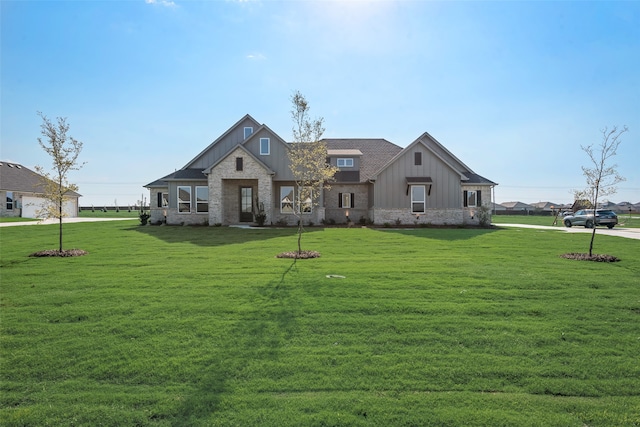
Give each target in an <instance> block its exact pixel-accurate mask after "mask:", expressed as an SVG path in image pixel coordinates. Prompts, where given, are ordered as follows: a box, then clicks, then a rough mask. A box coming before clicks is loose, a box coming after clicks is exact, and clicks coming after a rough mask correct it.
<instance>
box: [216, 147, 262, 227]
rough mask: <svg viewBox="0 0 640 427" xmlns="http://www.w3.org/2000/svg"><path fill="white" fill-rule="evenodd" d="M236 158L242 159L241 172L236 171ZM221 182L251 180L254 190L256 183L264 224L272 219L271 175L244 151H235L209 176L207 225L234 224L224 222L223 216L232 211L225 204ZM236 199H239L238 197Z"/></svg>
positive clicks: (230, 207)
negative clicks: (265, 215)
mask: <svg viewBox="0 0 640 427" xmlns="http://www.w3.org/2000/svg"><path fill="white" fill-rule="evenodd" d="M236 157H242V158H243V168H242V169H243V170H242V171H237V170H236ZM223 180H240V181H245V180H252V182H251V186H253V187H254V188H255V186H256V184H255V183H256V182H257V188H258V194H257V195H258V200H259V202H262V203H264V207H265V212H266V214H267V219H266V224H269V222H270V221H271V220H272V218H273V213H272V211H271V200H272V199H273V198H272V185H271V175H270V174H269V173H268V172H267V171H266V170H265V169H264V167H263V166H262V165H260V164H259V163H258V162H256V161H254V160H253V159H252V158H251V157H250V156H249V155H248V154H247V153H246V152H245V151H243V150H241V149H237V150H236V151H235V152H234V153H232V154H231V155H229V156H227V157H226V158H225V159H224V160H223V161H222V162H220V164H218V165H217V166H216V167H215V168H214V169H213V170H212V171H211V173H210V174H209V177H208V183H209V184H208V185H209V215H208V217H209V225H215V224H229V223H235V221H230V222H225V216H224V215H225V213H228V212H231V210H230V209H233V206H228V205H227V203H226V202H225V198H224V191H223V189H224V186H223ZM236 197H239V195H237V196H236ZM254 197H255V195H254ZM236 205H237V202H236ZM236 212H237V209H236Z"/></svg>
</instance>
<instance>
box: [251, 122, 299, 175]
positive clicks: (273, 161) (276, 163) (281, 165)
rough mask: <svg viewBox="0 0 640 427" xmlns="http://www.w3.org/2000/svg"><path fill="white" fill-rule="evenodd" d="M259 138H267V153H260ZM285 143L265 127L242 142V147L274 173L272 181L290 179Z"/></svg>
mask: <svg viewBox="0 0 640 427" xmlns="http://www.w3.org/2000/svg"><path fill="white" fill-rule="evenodd" d="M260 138H269V141H270V142H269V144H270V146H271V147H270V152H269V154H268V155H263V154H260ZM285 144H286V143H284V142H283V141H282V140H281V139H280V138H279V137H278V136H277V135H275V134H273V133H272V132H269V131H268V130H267V129H261V130H260V131H259V132H257V133H256V135H254V136H253V137H252V138H251V139H250V140H249V141H247V142H246V143H245V144H244V148H246V149H247V151H249V152H250V153H251V154H253V155H254V156H255V157H256V159H259V160H260V161H261V162H262V163H264V164H265V165H266V166H267V167H269V169H271V170H272V171H274V172H275V173H276V174H275V175H274V176H273V180H274V181H291V180H293V175H292V173H291V168H290V167H289V155H288V151H289V149H288V148H287V146H286V145H285Z"/></svg>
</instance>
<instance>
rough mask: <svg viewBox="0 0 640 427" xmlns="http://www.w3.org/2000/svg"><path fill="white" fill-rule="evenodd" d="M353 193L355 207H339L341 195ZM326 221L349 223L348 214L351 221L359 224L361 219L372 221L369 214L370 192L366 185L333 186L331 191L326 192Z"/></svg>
mask: <svg viewBox="0 0 640 427" xmlns="http://www.w3.org/2000/svg"><path fill="white" fill-rule="evenodd" d="M340 193H353V199H354V203H353V205H354V207H353V208H350V207H346V208H341V207H339V206H340V204H339V198H338V196H339V194H340ZM325 197H326V199H325V205H324V206H325V219H326V220H327V221H330V220H332V219H333V220H334V221H335V222H336V223H337V224H344V223H346V222H347V212H349V219H350V220H351V221H352V222H354V223H358V222H359V221H360V218H362V217H363V218H365V219H370V216H369V215H370V214H369V190H368V187H367V186H366V185H343V184H333V185H332V186H331V190H329V191H326V192H325Z"/></svg>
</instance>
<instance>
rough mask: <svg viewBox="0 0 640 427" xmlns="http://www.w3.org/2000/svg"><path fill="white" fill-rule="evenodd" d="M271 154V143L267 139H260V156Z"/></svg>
mask: <svg viewBox="0 0 640 427" xmlns="http://www.w3.org/2000/svg"><path fill="white" fill-rule="evenodd" d="M270 152H271V141H270V140H269V138H260V154H261V155H262V156H268V155H269V154H270Z"/></svg>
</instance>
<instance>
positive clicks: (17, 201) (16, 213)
mask: <svg viewBox="0 0 640 427" xmlns="http://www.w3.org/2000/svg"><path fill="white" fill-rule="evenodd" d="M44 179H45V178H44V177H43V176H42V175H40V174H38V173H36V172H34V171H32V170H30V169H29V168H26V167H24V166H22V165H19V164H17V163H13V162H5V161H0V200H3V201H4V203H2V206H1V207H0V216H2V217H23V218H37V217H38V211H39V210H40V209H41V208H42V205H43V203H45V199H44V198H43V196H42V195H43V191H42V183H43V180H44ZM67 197H68V198H67V200H66V201H65V203H64V205H63V209H64V213H65V215H66V216H67V217H76V216H78V198H79V197H80V194H78V193H76V192H74V191H71V192H69V193H68V194H67Z"/></svg>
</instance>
